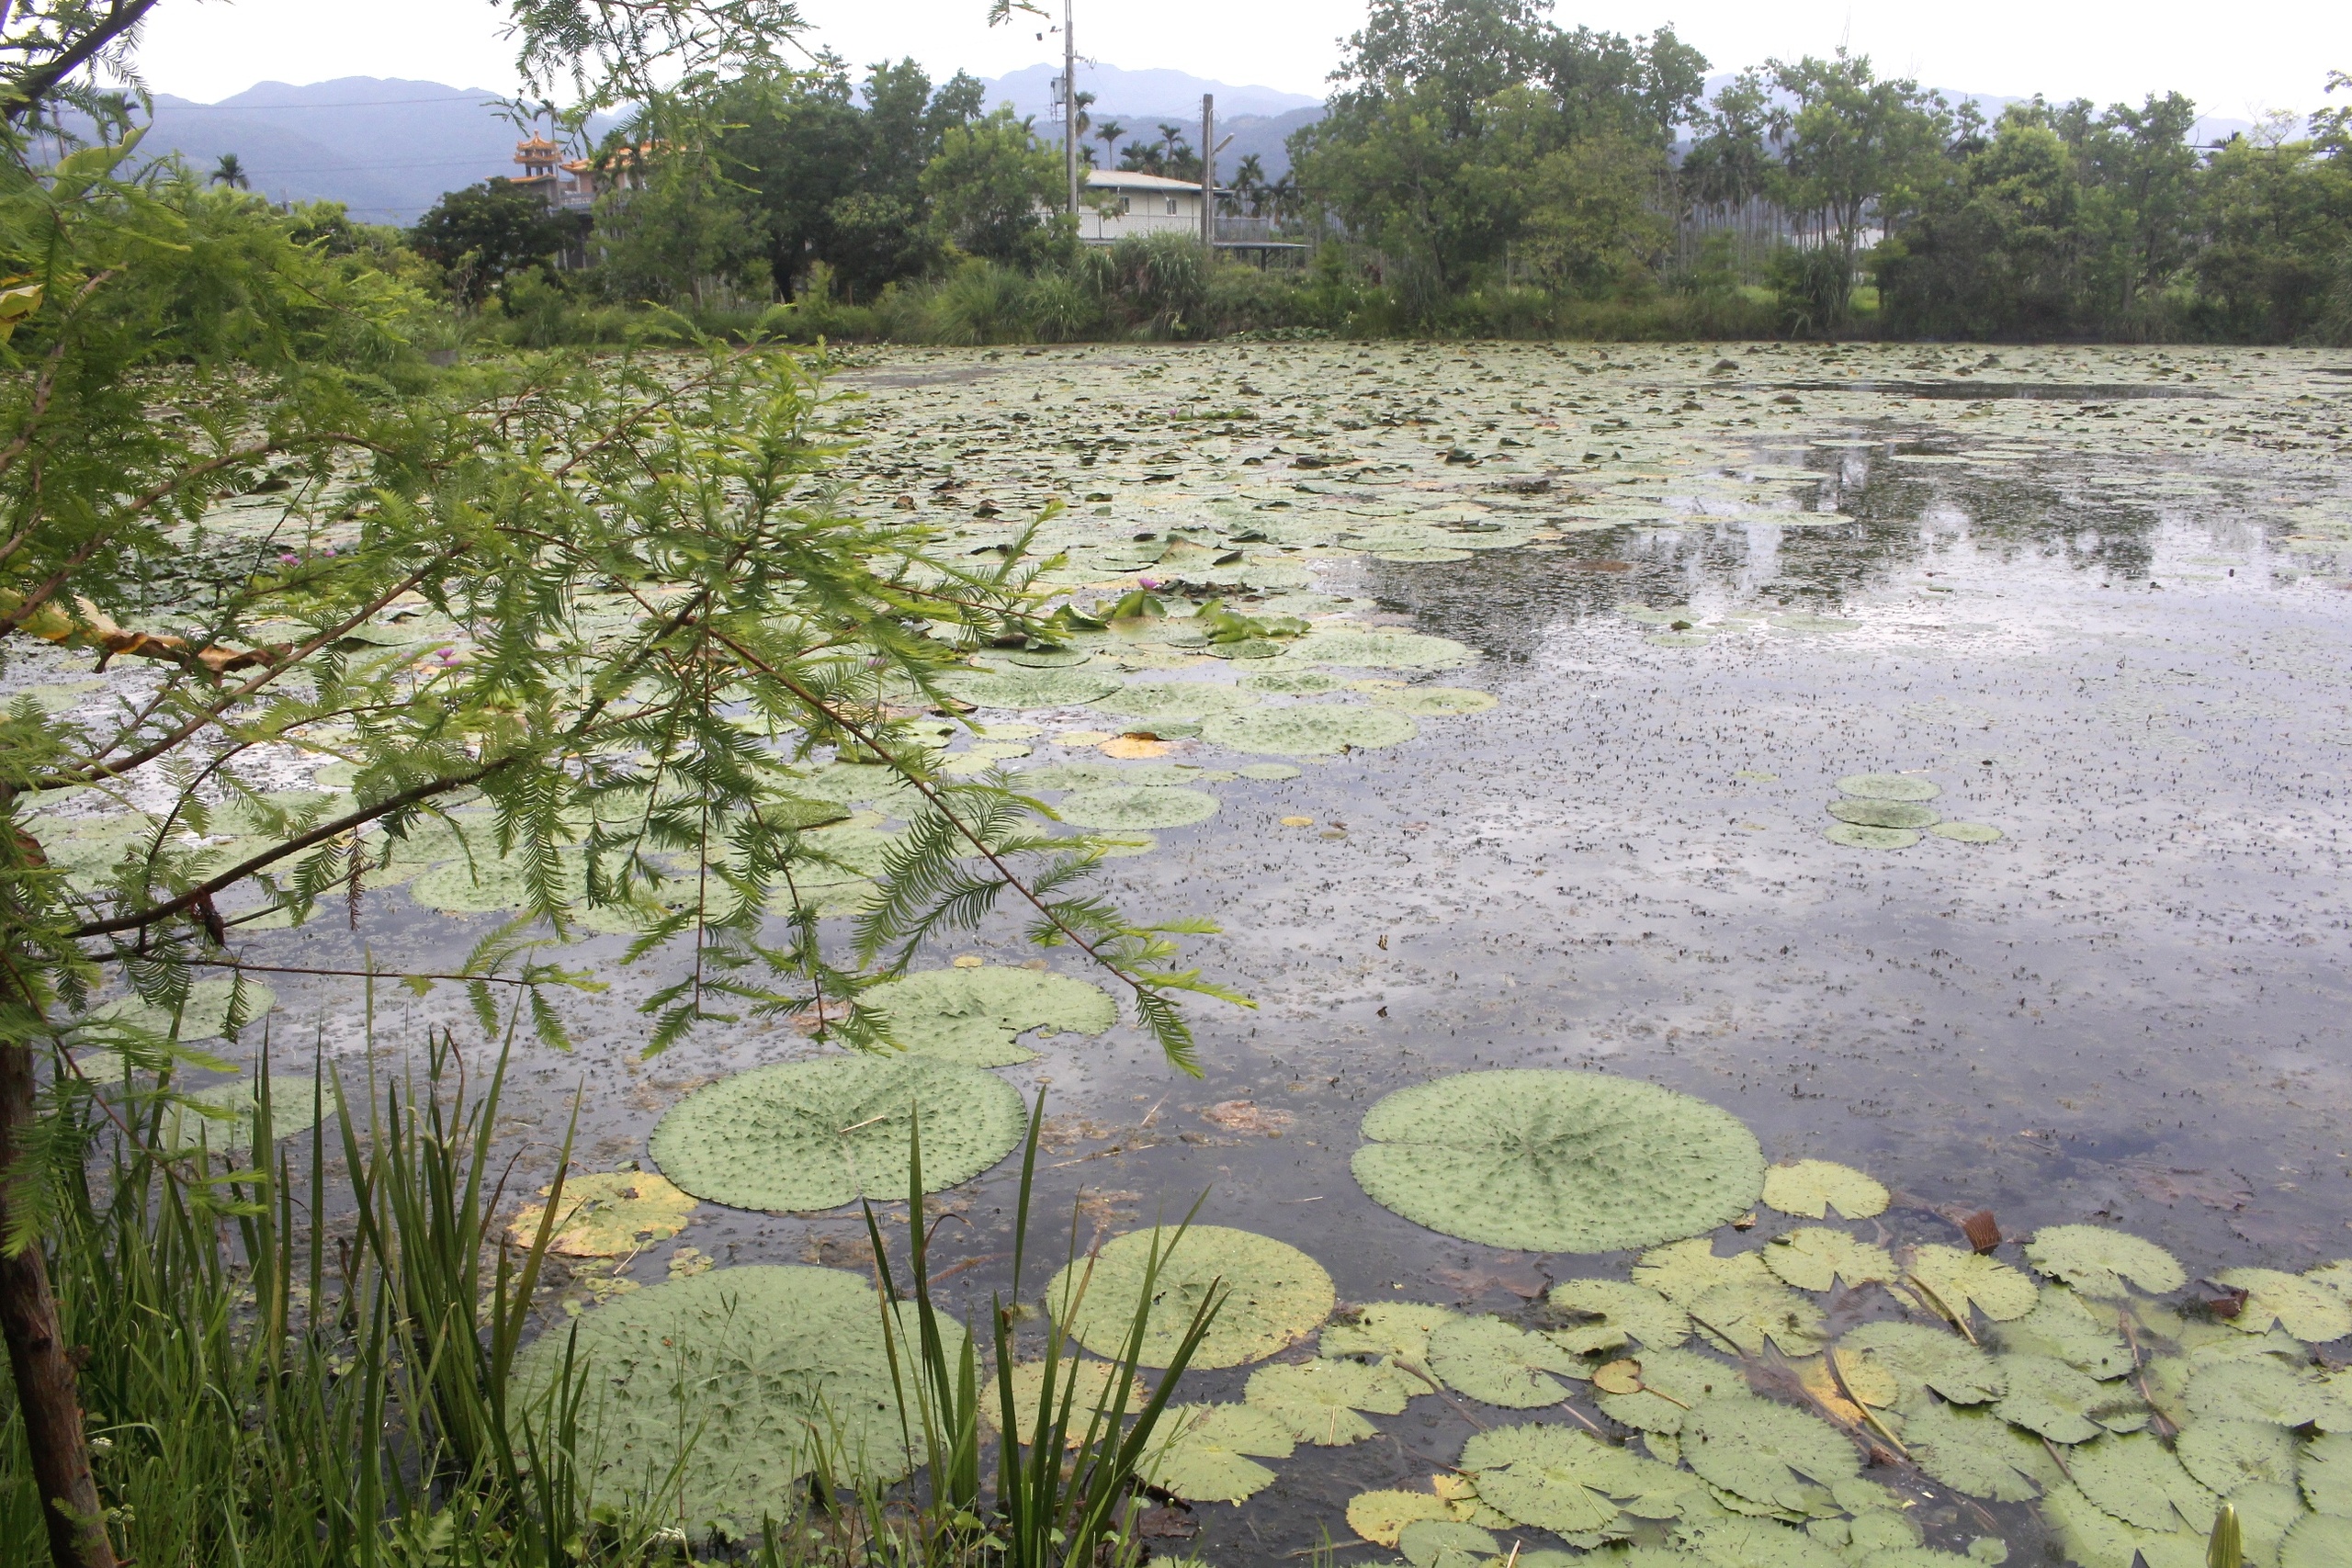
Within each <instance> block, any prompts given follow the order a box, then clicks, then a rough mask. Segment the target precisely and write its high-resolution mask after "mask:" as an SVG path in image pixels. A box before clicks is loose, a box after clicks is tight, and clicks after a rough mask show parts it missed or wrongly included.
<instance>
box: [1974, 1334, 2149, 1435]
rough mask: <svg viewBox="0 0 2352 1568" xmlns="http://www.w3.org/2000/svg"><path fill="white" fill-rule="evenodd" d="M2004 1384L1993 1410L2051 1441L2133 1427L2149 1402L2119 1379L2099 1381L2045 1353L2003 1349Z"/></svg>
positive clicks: (2145, 1420) (2142, 1418) (2143, 1423)
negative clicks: (2007, 1352)
mask: <svg viewBox="0 0 2352 1568" xmlns="http://www.w3.org/2000/svg"><path fill="white" fill-rule="evenodd" d="M2001 1371H2002V1372H2003V1373H2004V1374H2005V1375H2006V1376H2007V1379H2008V1387H2007V1390H2006V1391H2005V1392H2003V1393H2002V1395H2001V1397H2000V1398H1999V1399H1998V1400H1996V1401H1995V1402H1994V1405H1993V1414H1995V1415H1996V1416H1999V1417H2001V1419H2003V1420H2004V1421H2007V1422H2010V1423H2013V1424H2014V1425H2016V1426H2019V1427H2024V1428H2025V1429H2026V1430H2027V1431H2029V1432H2035V1433H2039V1434H2040V1435H2041V1436H2042V1437H2045V1438H2049V1439H2050V1440H2051V1441H2052V1442H2053V1443H2086V1442H2089V1441H2090V1440H2091V1439H2092V1438H2096V1437H2098V1435H2099V1434H2100V1433H2101V1432H2136V1431H2138V1430H2139V1429H2140V1428H2141V1427H2144V1426H2146V1425H2147V1424H2148V1407H2147V1405H2146V1404H2143V1402H2142V1401H2141V1399H2140V1396H2139V1395H2138V1394H2137V1393H2133V1392H2132V1391H2131V1388H2130V1387H2128V1386H2127V1385H2125V1384H2122V1383H2103V1382H2099V1381H2098V1379H2096V1378H2094V1377H2092V1376H2090V1375H2089V1374H2088V1373H2086V1372H2083V1371H2077V1370H2076V1369H2075V1368H2073V1367H2070V1366H2068V1365H2067V1364H2066V1363H2065V1362H2064V1361H2061V1360H2056V1359H2052V1358H2051V1357H2048V1356H2019V1355H2005V1356H2003V1357H2002V1358H2001Z"/></svg>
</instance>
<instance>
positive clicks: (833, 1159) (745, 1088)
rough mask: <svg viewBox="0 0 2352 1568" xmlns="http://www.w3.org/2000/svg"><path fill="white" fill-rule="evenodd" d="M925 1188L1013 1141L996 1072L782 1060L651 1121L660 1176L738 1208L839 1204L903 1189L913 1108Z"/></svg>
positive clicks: (1015, 1111)
mask: <svg viewBox="0 0 2352 1568" xmlns="http://www.w3.org/2000/svg"><path fill="white" fill-rule="evenodd" d="M917 1111H920V1112H921V1114H922V1175H923V1183H924V1189H925V1190H927V1191H932V1192H936V1191H939V1190H941V1189H943V1188H947V1187H953V1186H955V1185H956V1183H957V1182H959V1181H968V1180H970V1179H972V1178H973V1177H975V1176H978V1174H979V1173H980V1172H981V1171H984V1170H986V1169H987V1168H989V1167H990V1166H992V1165H994V1164H995V1163H996V1162H997V1161H999V1160H1001V1159H1002V1158H1003V1157H1004V1156H1006V1155H1007V1154H1009V1153H1011V1152H1012V1147H1013V1145H1015V1144H1017V1143H1019V1142H1020V1141H1021V1132H1022V1127H1023V1115H1022V1107H1021V1096H1020V1095H1019V1094H1018V1093H1016V1092H1015V1091H1014V1089H1013V1088H1012V1085H1011V1084H1008V1083H1006V1082H1005V1081H1004V1080H1003V1079H1002V1078H1000V1077H993V1076H992V1075H990V1074H989V1073H985V1072H982V1071H980V1070H979V1069H978V1068H977V1067H967V1066H957V1065H955V1064H953V1063H948V1062H937V1061H933V1060H931V1059H929V1058H927V1057H923V1056H904V1057H896V1058H877V1057H867V1056H832V1057H826V1058H823V1059H821V1060H818V1061H813V1062H785V1063H781V1064H779V1065H778V1066H773V1067H759V1068H755V1069H753V1070H752V1071H751V1072H748V1073H743V1074H741V1075H739V1076H737V1077H731V1078H728V1079H726V1080H724V1081H723V1082H719V1083H715V1084H713V1085H711V1086H710V1087H709V1088H708V1089H698V1090H696V1091H695V1093H693V1094H691V1095H688V1096H687V1097H686V1098H685V1099H684V1100H681V1101H680V1102H679V1103H678V1104H677V1105H675V1106H673V1107H672V1108H671V1111H670V1113H669V1114H668V1115H666V1116H664V1117H662V1122H661V1124H660V1125H659V1126H657V1127H655V1128H654V1129H653V1137H652V1141H651V1147H652V1152H653V1157H654V1159H655V1160H656V1161H657V1162H659V1163H660V1165H661V1167H662V1174H663V1175H665V1176H667V1177H669V1179H671V1180H673V1181H674V1182H676V1183H677V1184H678V1185H679V1186H680V1187H682V1188H684V1190H686V1191H688V1192H691V1193H693V1194H694V1195H695V1197H697V1198H704V1199H707V1200H708V1201H711V1202H714V1203H728V1204H732V1205H733V1206H734V1207H736V1208H739V1209H772V1210H810V1209H832V1208H838V1207H840V1206H841V1205H842V1204H843V1203H849V1202H854V1201H856V1200H857V1199H858V1198H859V1197H861V1196H865V1197H871V1198H877V1199H885V1200H887V1199H890V1198H903V1197H905V1196H906V1191H907V1166H908V1155H909V1152H910V1147H911V1144H912V1139H911V1137H910V1133H911V1130H912V1127H913V1123H914V1119H915V1114H916V1112H917Z"/></svg>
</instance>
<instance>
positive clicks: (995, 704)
mask: <svg viewBox="0 0 2352 1568" xmlns="http://www.w3.org/2000/svg"><path fill="white" fill-rule="evenodd" d="M939 685H940V689H941V690H942V691H944V692H945V693H946V694H948V695H950V696H952V697H956V698H959V699H961V700H962V701H964V702H967V703H971V704H973V705H976V706H978V707H984V708H1066V707H1076V706H1078V705H1080V703H1091V702H1092V701H1093V700H1094V699H1095V698H1097V697H1103V696H1108V695H1110V694H1112V693H1113V692H1115V691H1117V690H1118V689H1119V685H1120V681H1119V678H1118V677H1117V676H1116V675H1106V674H1103V672H1101V671H1077V670H1018V671H1014V670H1001V671H988V670H971V671H965V670H958V671H954V672H952V673H950V674H948V675H946V676H944V678H942V680H941V681H940V682H939Z"/></svg>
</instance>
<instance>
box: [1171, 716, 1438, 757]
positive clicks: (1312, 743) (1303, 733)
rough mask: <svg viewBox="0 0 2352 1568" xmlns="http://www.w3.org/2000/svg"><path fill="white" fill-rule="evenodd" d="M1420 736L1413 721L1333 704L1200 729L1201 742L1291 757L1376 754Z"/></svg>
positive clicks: (1219, 720)
mask: <svg viewBox="0 0 2352 1568" xmlns="http://www.w3.org/2000/svg"><path fill="white" fill-rule="evenodd" d="M1417 734H1419V730H1418V729H1417V728H1414V725H1413V721H1412V719H1410V718H1409V717H1408V716H1406V715H1404V714H1401V713H1397V712H1394V711H1392V710H1390V709H1387V708H1374V707H1355V706H1343V705H1339V704H1335V703H1302V704H1297V705H1293V706H1290V707H1278V708H1251V709H1250V710H1248V711H1247V712H1243V713H1229V714H1219V715H1217V716H1215V717H1213V718H1211V719H1210V720H1209V721H1208V722H1207V723H1205V724H1204V725H1202V726H1201V738H1202V739H1204V740H1209V741H1214V742H1215V743H1216V744H1217V745H1219V746H1224V747H1228V748H1230V749H1232V750H1236V751H1272V752H1275V753H1278V754H1280V755H1283V756H1291V757H1312V756H1320V755H1324V754H1327V753H1329V752H1333V751H1345V750H1359V751H1363V750H1377V749H1378V748H1380V747H1383V746H1394V745H1397V743H1399V742H1400V741H1406V740H1410V739H1412V738H1413V737H1414V736H1415V735H1417Z"/></svg>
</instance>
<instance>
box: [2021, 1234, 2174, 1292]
mask: <svg viewBox="0 0 2352 1568" xmlns="http://www.w3.org/2000/svg"><path fill="white" fill-rule="evenodd" d="M2025 1256H2026V1260H2027V1261H2028V1262H2030V1263H2031V1264H2032V1265H2033V1266H2034V1267H2035V1268H2036V1269H2041V1271H2042V1272H2043V1273H2044V1274H2047V1275H2049V1276H2051V1277H2052V1279H2057V1280H2064V1281H2066V1283H2068V1284H2069V1285H2072V1286H2073V1287H2075V1289H2076V1290H2078V1291H2080V1292H2083V1293H2084V1294H2085V1295H2086V1296H2103V1297H2106V1298H2109V1299H2110V1300H2115V1301H2120V1300H2122V1299H2123V1298H2124V1297H2126V1296H2128V1295H2130V1294H2131V1292H2130V1291H2129V1290H2127V1289H2126V1288H2125V1282H2126V1281H2127V1280H2128V1281H2129V1282H2130V1283H2131V1284H2133V1285H2137V1286H2139V1287H2140V1289H2142V1290H2143V1291H2146V1292H2149V1293H2150V1294H2152V1295H2162V1294H2164V1293H2165V1292H2167V1291H2177V1290H2178V1289H2180V1287H2181V1286H2182V1285H2183V1284H2185V1283H2186V1282H2187V1281H2188V1274H2187V1272H2186V1271H2185V1270H2183V1269H2182V1268H2181V1266H2180V1260H2179V1259H2178V1258H2175V1257H2174V1256H2173V1255H2172V1254H2171V1253H2169V1252H2166V1251H2165V1249H2164V1248H2163V1247H2158V1246H2157V1245H2156V1244H2155V1243H2154V1242H2152V1241H2142V1240H2141V1239H2140V1238H2139V1237H2138V1236H2136V1235H2124V1234H2123V1233H2122V1232H2121V1231H2111V1230H2108V1229H2106V1228H2105V1227H2104V1226H2100V1225H2044V1226H2042V1228H2041V1229H2040V1230H2038V1231H2036V1232H2035V1233H2034V1235H2033V1239H2032V1240H2031V1241H2030V1242H2028V1243H2026V1247H2025Z"/></svg>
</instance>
